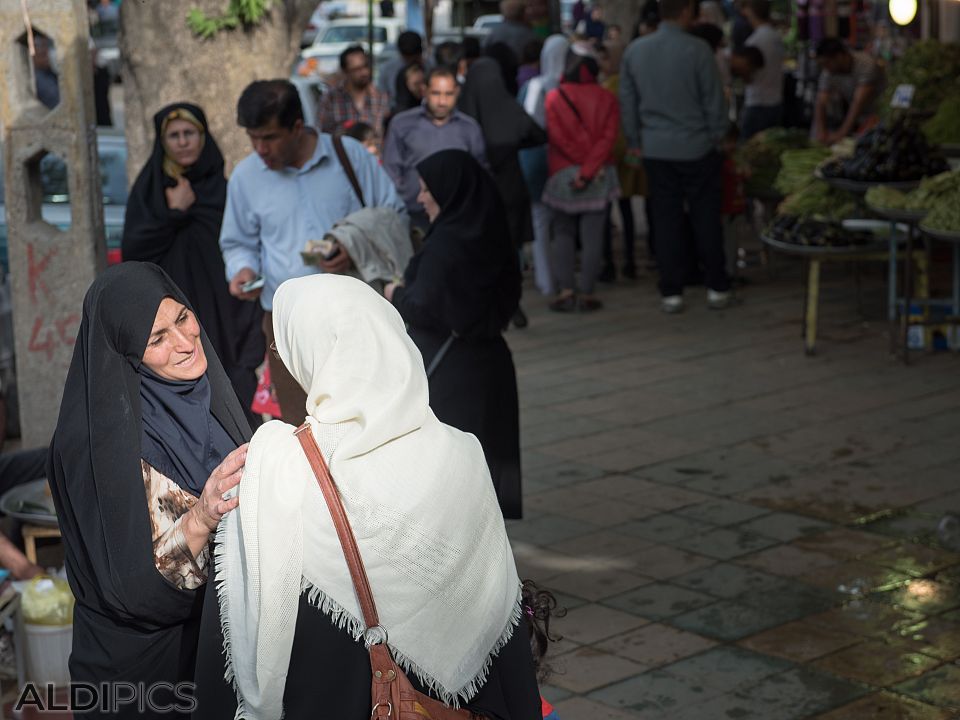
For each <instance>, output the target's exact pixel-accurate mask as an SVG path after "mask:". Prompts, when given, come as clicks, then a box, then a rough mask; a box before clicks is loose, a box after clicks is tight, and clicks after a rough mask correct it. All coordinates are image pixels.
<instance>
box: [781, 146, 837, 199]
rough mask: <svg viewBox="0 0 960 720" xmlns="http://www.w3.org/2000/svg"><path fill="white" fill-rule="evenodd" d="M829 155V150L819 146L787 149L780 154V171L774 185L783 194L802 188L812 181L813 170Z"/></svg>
mask: <svg viewBox="0 0 960 720" xmlns="http://www.w3.org/2000/svg"><path fill="white" fill-rule="evenodd" d="M830 155H831V153H830V150H828V149H827V148H821V147H812V148H807V149H805V150H787V151H786V152H784V153H782V154H781V155H780V172H779V173H778V174H777V180H776V182H775V183H774V187H776V188H777V190H778V191H779V192H781V193H782V194H783V195H789V194H790V193H795V192H797V191H798V190H802V189H803V188H804V187H805V186H807V185H809V184H810V183H811V182H813V171H814V170H816V169H817V166H818V165H819V164H820V163H822V162H823V161H824V160H826V159H827V158H829V157H830Z"/></svg>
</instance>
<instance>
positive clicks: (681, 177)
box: [620, 0, 730, 312]
mask: <svg viewBox="0 0 960 720" xmlns="http://www.w3.org/2000/svg"><path fill="white" fill-rule="evenodd" d="M695 15H696V11H695V9H694V3H693V0H661V2H660V17H661V21H662V22H661V23H660V26H659V27H658V29H657V31H656V32H654V33H652V34H650V35H646V36H644V37H641V38H639V39H637V40H634V41H633V42H632V43H631V44H630V46H629V47H628V48H627V50H626V52H625V53H624V56H623V64H622V66H621V69H620V106H621V111H622V119H623V131H624V135H625V136H626V139H627V147H628V160H629V159H632V160H633V162H640V158H641V156H642V157H643V164H644V167H645V169H646V171H647V182H648V185H649V187H650V210H651V213H652V217H651V221H652V222H653V229H654V238H655V242H656V248H655V250H656V254H657V258H656V259H657V265H658V266H659V269H660V295H661V307H662V309H663V310H664V312H679V311H680V310H682V309H683V280H684V273H685V267H686V265H685V262H684V260H685V259H684V242H683V239H684V236H685V229H684V226H685V223H686V221H685V218H684V214H685V212H686V213H688V214H689V217H690V224H691V225H692V227H693V233H694V237H695V240H696V247H697V254H698V256H699V259H700V262H701V263H702V265H703V269H704V275H705V278H706V282H707V302H708V304H709V305H710V307H711V308H723V307H726V306H727V305H729V303H730V278H729V277H728V276H727V271H726V261H725V259H724V250H723V225H722V223H721V218H720V210H721V206H722V200H723V193H722V175H721V171H722V165H723V160H722V157H721V155H720V152H719V148H720V145H721V142H722V140H723V138H724V135H725V134H726V132H727V126H728V120H727V105H726V100H725V99H724V95H723V84H722V82H721V80H720V71H719V70H718V68H717V63H716V60H715V59H714V56H713V53H711V52H710V47H709V45H707V43H705V42H703V40H701V39H700V38H697V37H694V36H693V35H690V34H689V33H688V32H687V28H689V27H690V26H691V24H692V22H693V19H694V16H695Z"/></svg>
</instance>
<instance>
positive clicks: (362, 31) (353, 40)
mask: <svg viewBox="0 0 960 720" xmlns="http://www.w3.org/2000/svg"><path fill="white" fill-rule="evenodd" d="M403 29H404V25H403V21H402V20H398V19H396V18H376V19H375V20H374V21H373V57H374V58H375V59H379V58H380V56H381V55H382V54H383V50H384V48H386V47H395V46H396V44H397V37H398V36H399V35H400V33H401V32H403ZM367 35H368V29H367V19H366V18H341V19H339V20H332V21H330V22H329V23H327V24H326V26H324V28H323V29H322V30H321V31H320V32H318V33H317V38H316V40H314V41H313V44H312V45H311V46H310V47H308V48H304V49H303V50H302V51H301V53H300V60H299V62H298V64H297V68H296V71H295V72H296V74H297V75H319V76H321V77H323V76H326V75H332V74H334V73H336V72H338V71H339V70H340V53H342V52H343V51H344V50H346V49H347V48H348V47H350V46H351V45H362V46H363V48H364V49H367V39H368V38H367Z"/></svg>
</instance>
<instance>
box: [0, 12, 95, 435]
mask: <svg viewBox="0 0 960 720" xmlns="http://www.w3.org/2000/svg"><path fill="white" fill-rule="evenodd" d="M27 6H28V8H29V12H30V19H31V21H32V25H33V30H34V32H35V33H42V34H43V35H45V36H47V37H48V38H50V40H51V41H52V43H53V46H54V47H55V49H56V56H57V58H58V72H59V90H60V102H59V104H58V105H56V107H54V108H53V109H52V110H50V109H48V108H46V107H45V106H44V105H42V104H41V103H40V102H39V101H38V99H37V96H36V90H35V86H34V83H33V76H32V74H31V62H30V56H29V52H28V50H27V42H26V26H25V24H24V18H23V14H22V7H21V3H20V0H0V79H2V86H0V123H2V130H3V153H4V173H5V178H4V179H5V183H4V187H5V193H6V197H5V200H6V215H7V218H6V219H7V234H8V244H9V248H8V252H9V263H10V274H11V279H12V285H13V324H14V339H15V344H14V345H15V348H16V356H17V360H16V362H17V388H18V392H19V398H20V424H21V432H22V437H23V445H24V447H35V446H39V445H45V444H47V443H48V442H49V440H50V436H51V435H52V433H53V428H54V426H55V425H56V421H57V413H58V412H59V409H60V398H61V396H62V392H63V381H64V379H65V378H66V374H67V368H68V367H69V365H70V359H71V357H72V354H73V345H74V341H75V338H76V334H77V329H78V327H79V325H80V317H81V313H82V304H83V295H84V293H85V292H86V289H87V287H88V286H89V285H90V283H91V282H92V281H93V278H94V276H95V275H96V274H97V272H98V271H100V270H102V269H103V268H104V267H105V265H106V247H105V236H104V229H103V204H102V201H101V193H100V182H99V178H100V170H99V164H98V161H97V136H96V126H95V114H94V107H93V77H92V73H91V58H90V50H89V25H88V19H87V9H86V3H85V2H84V0H30V2H29V3H27ZM47 153H53V154H55V155H57V156H59V157H60V158H62V159H63V160H64V161H65V162H66V169H67V172H66V181H67V184H68V187H69V194H70V215H71V223H70V226H69V228H67V229H58V228H57V227H54V226H53V225H51V224H49V223H47V222H45V221H44V219H43V217H42V214H41V213H42V206H43V192H42V189H41V170H42V167H41V160H42V159H43V157H44V156H45V155H46V154H47Z"/></svg>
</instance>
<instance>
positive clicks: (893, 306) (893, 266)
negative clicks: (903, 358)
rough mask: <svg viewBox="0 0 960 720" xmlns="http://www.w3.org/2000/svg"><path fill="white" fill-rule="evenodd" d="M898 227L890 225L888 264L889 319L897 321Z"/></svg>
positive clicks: (891, 321) (893, 224)
mask: <svg viewBox="0 0 960 720" xmlns="http://www.w3.org/2000/svg"><path fill="white" fill-rule="evenodd" d="M896 230H897V226H896V223H891V224H890V260H889V262H888V263H887V319H888V320H889V321H890V323H891V325H892V324H893V322H894V321H895V320H896V319H897V234H896Z"/></svg>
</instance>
